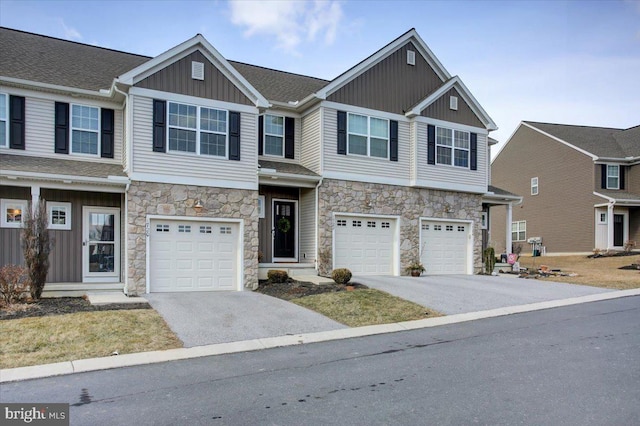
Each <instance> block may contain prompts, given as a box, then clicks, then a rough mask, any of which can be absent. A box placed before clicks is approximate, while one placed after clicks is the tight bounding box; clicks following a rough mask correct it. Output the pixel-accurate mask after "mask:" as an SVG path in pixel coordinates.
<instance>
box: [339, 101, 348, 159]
mask: <svg viewBox="0 0 640 426" xmlns="http://www.w3.org/2000/svg"><path fill="white" fill-rule="evenodd" d="M338 154H340V155H347V113H346V112H345V111H338Z"/></svg>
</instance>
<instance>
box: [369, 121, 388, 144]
mask: <svg viewBox="0 0 640 426" xmlns="http://www.w3.org/2000/svg"><path fill="white" fill-rule="evenodd" d="M370 125H371V136H375V137H377V138H383V139H386V138H388V137H389V123H388V122H387V120H381V119H379V118H372V119H371V120H370Z"/></svg>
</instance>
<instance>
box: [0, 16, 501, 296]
mask: <svg viewBox="0 0 640 426" xmlns="http://www.w3.org/2000/svg"><path fill="white" fill-rule="evenodd" d="M0 49H1V51H2V55H0V126H2V127H1V128H0V130H2V131H0V136H1V137H2V139H0V165H1V168H0V184H1V185H2V186H1V187H0V199H1V200H2V212H1V213H2V223H1V224H0V237H1V241H2V252H1V254H0V264H7V263H20V262H22V255H21V251H20V236H19V227H20V222H21V212H23V211H24V210H25V209H26V208H27V203H28V202H29V201H31V200H39V199H44V200H46V202H47V206H48V209H49V216H50V223H51V225H50V227H51V229H52V232H53V237H54V240H55V242H56V245H55V248H54V251H53V253H52V255H51V269H50V272H49V275H48V284H47V287H48V289H49V290H56V289H58V290H69V289H77V290H82V291H84V290H86V289H113V288H120V289H122V288H124V290H125V292H126V293H128V294H141V293H145V292H155V291H199V290H241V289H243V288H255V287H256V286H257V283H258V277H259V275H260V276H264V275H265V274H266V271H267V270H268V269H274V268H278V269H287V270H289V271H290V273H291V274H292V275H296V274H298V275H300V274H309V273H313V274H317V273H318V272H319V273H321V274H328V273H329V272H330V271H331V270H332V269H334V268H338V267H348V268H350V269H351V270H352V271H353V273H355V274H360V275H365V274H388V275H400V274H405V267H406V266H407V265H408V264H409V263H410V262H412V261H413V260H414V259H417V258H419V259H421V260H422V262H423V263H424V264H425V266H426V268H427V273H431V274H446V273H459V274H471V273H474V272H478V271H479V270H480V269H481V248H482V246H483V241H482V235H483V233H482V228H483V227H482V223H481V222H482V219H483V217H485V216H484V214H483V211H486V210H487V209H488V206H489V205H491V204H492V203H494V202H497V203H498V204H500V203H509V202H510V201H509V198H508V197H507V198H506V199H505V198H503V197H499V196H497V195H496V194H495V193H494V192H493V191H491V192H490V191H488V182H489V142H488V133H489V132H490V131H491V130H494V129H496V126H495V124H494V123H493V121H492V120H491V118H490V117H489V116H488V115H487V113H486V112H485V111H484V110H483V109H482V107H481V106H480V105H479V104H478V102H477V101H476V100H475V98H474V97H473V96H472V94H471V93H470V92H469V90H468V89H467V88H466V87H465V85H464V84H463V83H462V81H461V80H460V78H459V77H457V76H451V75H450V74H449V72H448V71H447V70H446V69H445V68H444V67H443V66H442V64H441V63H440V62H439V61H438V59H437V58H436V57H435V56H434V55H433V53H432V52H431V51H430V50H429V48H428V47H427V46H426V44H425V43H424V42H423V41H422V39H421V38H420V37H419V36H418V34H417V33H416V32H415V30H410V31H408V32H407V33H405V34H403V35H402V36H400V37H398V38H397V39H396V40H394V41H392V42H391V43H389V44H388V45H387V46H385V47H383V48H382V49H380V50H379V51H377V52H376V53H374V54H373V55H371V56H369V57H368V58H367V59H365V60H364V61H362V62H360V63H359V64H357V65H356V66H354V67H353V68H351V69H349V70H347V71H346V72H344V73H343V74H341V75H340V76H338V77H337V78H335V79H334V80H332V81H326V80H321V79H317V78H312V77H305V76H301V75H296V74H291V73H287V72H282V71H276V70H272V69H266V68H262V67H258V66H254V65H248V64H243V63H238V62H233V61H228V60H227V59H225V58H224V57H223V56H222V55H221V54H220V53H219V52H218V51H217V50H216V49H215V48H214V47H213V46H212V45H211V44H209V42H208V41H207V40H206V39H205V38H204V37H203V36H201V35H199V34H198V35H196V36H195V37H193V38H191V39H189V40H187V41H185V42H184V43H182V44H180V45H178V46H175V47H173V48H171V49H169V50H168V51H166V52H164V53H162V54H161V55H159V56H157V57H155V58H148V57H144V56H139V55H133V54H128V53H123V52H118V51H113V50H108V49H103V48H99V47H94V46H88V45H84V44H79V43H75V42H69V41H64V40H59V39H54V38H50V37H45V36H40V35H36V34H31V33H25V32H21V31H16V30H11V29H7V28H2V29H0Z"/></svg>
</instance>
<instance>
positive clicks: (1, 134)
mask: <svg viewBox="0 0 640 426" xmlns="http://www.w3.org/2000/svg"><path fill="white" fill-rule="evenodd" d="M8 98H9V97H8V96H7V95H5V94H4V93H0V147H6V146H7V142H8V140H9V138H8V137H7V134H8V133H9V132H8V129H9V125H8V124H7V123H8V121H9V119H8V117H9V107H8Z"/></svg>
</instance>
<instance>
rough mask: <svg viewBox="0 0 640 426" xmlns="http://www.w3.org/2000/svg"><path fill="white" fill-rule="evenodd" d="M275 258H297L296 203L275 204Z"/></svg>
mask: <svg viewBox="0 0 640 426" xmlns="http://www.w3.org/2000/svg"><path fill="white" fill-rule="evenodd" d="M273 257H275V258H288V259H293V258H295V257H296V203H294V202H293V201H274V202H273Z"/></svg>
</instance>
